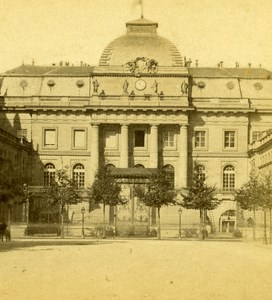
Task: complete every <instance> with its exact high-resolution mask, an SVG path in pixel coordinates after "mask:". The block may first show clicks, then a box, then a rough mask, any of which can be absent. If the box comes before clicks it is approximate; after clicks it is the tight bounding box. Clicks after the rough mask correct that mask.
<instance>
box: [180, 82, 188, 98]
mask: <svg viewBox="0 0 272 300" xmlns="http://www.w3.org/2000/svg"><path fill="white" fill-rule="evenodd" d="M181 93H182V95H187V94H188V83H187V82H186V81H185V80H184V81H183V82H182V84H181Z"/></svg>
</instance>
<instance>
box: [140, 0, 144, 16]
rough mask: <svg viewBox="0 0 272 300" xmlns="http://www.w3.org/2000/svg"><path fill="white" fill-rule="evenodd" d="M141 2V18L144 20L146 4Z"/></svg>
mask: <svg viewBox="0 0 272 300" xmlns="http://www.w3.org/2000/svg"><path fill="white" fill-rule="evenodd" d="M140 1H141V18H142V19H143V17H144V4H143V1H144V0H140Z"/></svg>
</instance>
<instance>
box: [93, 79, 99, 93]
mask: <svg viewBox="0 0 272 300" xmlns="http://www.w3.org/2000/svg"><path fill="white" fill-rule="evenodd" d="M98 87H99V83H98V81H97V80H96V79H95V80H94V81H93V92H94V94H97V93H98Z"/></svg>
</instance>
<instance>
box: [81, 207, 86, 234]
mask: <svg viewBox="0 0 272 300" xmlns="http://www.w3.org/2000/svg"><path fill="white" fill-rule="evenodd" d="M81 214H82V227H81V236H82V238H83V239H84V238H85V234H84V214H85V208H84V207H82V208H81Z"/></svg>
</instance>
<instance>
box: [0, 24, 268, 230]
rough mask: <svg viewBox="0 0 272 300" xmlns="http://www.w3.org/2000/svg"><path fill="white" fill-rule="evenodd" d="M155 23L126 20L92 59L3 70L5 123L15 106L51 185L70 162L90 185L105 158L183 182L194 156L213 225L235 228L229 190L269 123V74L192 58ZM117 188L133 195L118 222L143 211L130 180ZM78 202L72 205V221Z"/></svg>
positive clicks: (167, 220) (37, 181) (189, 219)
mask: <svg viewBox="0 0 272 300" xmlns="http://www.w3.org/2000/svg"><path fill="white" fill-rule="evenodd" d="M157 27H158V23H156V22H152V21H149V20H146V19H144V18H141V19H138V20H135V21H131V22H128V23H126V28H127V33H126V34H125V35H123V36H121V37H119V38H117V39H115V40H113V41H112V42H111V43H110V44H109V45H108V46H107V47H106V49H105V50H104V51H103V53H102V55H101V58H100V61H99V65H98V66H86V65H81V66H71V65H69V64H68V63H67V64H65V65H63V63H60V64H59V65H52V66H47V67H44V66H34V65H22V66H19V67H18V68H15V69H13V70H10V71H7V72H6V73H4V74H2V76H1V81H0V82H1V124H3V125H2V127H3V128H4V126H5V122H4V120H6V122H10V121H11V120H13V119H14V115H15V114H17V116H18V118H19V121H20V126H21V129H22V130H24V133H25V136H26V138H27V140H28V141H31V142H32V144H33V148H34V150H35V153H36V156H35V158H34V159H33V160H34V163H33V174H34V175H33V177H32V183H31V184H32V185H33V186H41V185H48V184H50V180H51V179H52V175H51V174H52V173H54V171H55V170H56V169H59V168H62V167H63V166H69V167H70V172H71V176H73V177H74V178H77V180H78V183H79V185H80V186H81V187H83V188H87V187H88V186H90V185H91V183H92V181H93V179H94V174H95V172H96V170H97V168H98V166H99V163H100V162H101V161H104V162H106V163H107V164H111V165H113V166H114V167H116V168H133V167H142V168H143V167H144V168H159V167H165V168H169V169H171V170H173V173H174V181H175V186H176V187H178V188H181V187H185V186H186V185H187V184H188V182H189V181H190V178H191V173H192V165H193V162H194V161H197V162H198V163H199V164H201V166H202V170H203V172H204V173H205V176H206V178H207V179H206V180H207V182H208V183H209V184H211V185H215V186H216V188H217V198H218V199H220V200H222V202H221V205H220V206H219V207H218V208H217V209H216V210H215V211H213V212H212V213H210V215H209V218H210V220H211V222H212V223H213V225H214V227H215V228H216V229H217V230H220V231H226V228H230V227H231V228H232V229H233V228H234V227H235V222H236V220H235V218H233V219H232V220H231V221H229V223H228V221H227V220H228V218H227V219H226V220H225V217H224V216H226V215H228V211H235V209H236V204H235V202H234V193H233V191H234V190H235V189H236V188H239V187H240V185H241V184H243V183H244V182H246V181H247V178H248V174H249V172H250V159H249V156H248V150H249V144H250V143H251V142H252V141H254V139H256V138H257V136H258V134H259V133H260V132H261V131H264V130H267V129H268V128H271V127H272V80H271V78H272V77H271V76H272V73H271V72H270V71H268V70H266V69H263V68H251V67H248V68H239V67H236V68H224V67H223V65H222V64H219V66H218V67H217V68H200V67H198V66H195V67H192V62H191V61H188V60H186V58H182V56H181V54H180V52H179V51H178V49H177V48H176V47H175V46H174V44H173V43H172V42H170V41H169V40H167V39H165V38H163V37H161V36H160V35H158V33H157ZM123 193H124V194H126V195H127V196H128V198H130V202H129V204H128V207H127V208H126V212H124V211H123V208H122V207H121V208H119V210H120V211H119V215H120V216H121V215H122V218H121V217H120V220H118V221H119V222H122V220H123V221H125V220H129V219H130V220H131V215H132V212H131V210H132V209H133V210H134V213H135V212H136V211H138V212H140V211H141V210H142V211H143V209H142V208H141V205H140V203H137V199H136V197H134V195H133V193H132V191H131V188H130V187H128V186H127V187H126V186H125V187H124V190H123ZM130 204H131V205H130ZM132 204H133V205H132ZM82 205H84V204H82ZM82 205H81V206H82ZM85 205H86V204H85ZM81 206H80V205H79V206H78V207H77V208H76V207H75V208H72V209H71V210H70V218H73V220H74V221H76V220H80V217H81V216H80V207H81ZM177 211H178V209H177V207H167V208H164V209H163V210H162V213H161V215H162V224H163V225H164V226H165V227H167V228H171V226H174V225H175V224H177V218H178V212H177ZM134 213H133V215H135V214H134ZM149 216H150V215H149V214H148V217H149ZM101 218H102V213H101V210H99V209H96V210H94V211H92V212H91V213H90V219H91V220H92V221H90V222H94V223H99V222H101ZM108 218H109V219H110V210H109V212H108ZM139 219H140V220H142V219H143V218H141V216H140V215H139ZM144 219H146V218H144ZM222 220H224V222H223V221H222ZM198 222H199V214H198V212H196V211H190V210H184V212H183V215H182V224H183V226H186V227H190V226H191V225H192V224H197V223H198Z"/></svg>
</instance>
